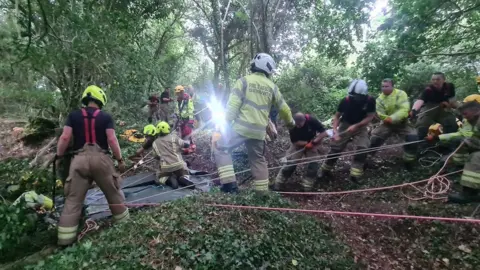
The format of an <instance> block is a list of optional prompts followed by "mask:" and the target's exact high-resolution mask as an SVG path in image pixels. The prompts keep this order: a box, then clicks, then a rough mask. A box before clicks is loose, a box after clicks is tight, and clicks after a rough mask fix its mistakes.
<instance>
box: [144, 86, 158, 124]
mask: <svg viewBox="0 0 480 270" xmlns="http://www.w3.org/2000/svg"><path fill="white" fill-rule="evenodd" d="M159 101H160V100H159V98H158V95H157V94H155V93H154V94H151V95H150V96H149V97H148V101H147V104H148V123H150V124H151V123H152V122H153V123H156V122H157V121H159V120H160V118H161V116H160V112H159V104H158V102H159Z"/></svg>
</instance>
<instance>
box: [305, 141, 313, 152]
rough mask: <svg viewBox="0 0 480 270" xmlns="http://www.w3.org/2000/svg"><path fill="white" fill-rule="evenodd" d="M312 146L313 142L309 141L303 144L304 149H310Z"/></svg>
mask: <svg viewBox="0 0 480 270" xmlns="http://www.w3.org/2000/svg"><path fill="white" fill-rule="evenodd" d="M314 146H315V145H314V144H313V142H309V143H307V145H305V149H307V150H310V149H312V148H313V147H314Z"/></svg>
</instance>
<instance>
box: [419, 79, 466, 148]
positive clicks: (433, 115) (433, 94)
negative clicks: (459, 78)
mask: <svg viewBox="0 0 480 270" xmlns="http://www.w3.org/2000/svg"><path fill="white" fill-rule="evenodd" d="M456 107H457V102H456V100H455V86H454V85H453V84H452V83H447V82H445V74H443V73H441V72H435V73H433V75H432V83H431V84H430V85H429V86H427V87H426V88H425V90H424V91H423V92H422V95H421V96H420V98H419V99H418V100H417V101H415V103H414V104H413V108H412V110H411V111H410V118H411V119H415V118H417V116H418V120H417V123H416V128H417V132H418V137H419V138H425V137H426V136H427V135H428V128H429V127H430V126H431V125H433V124H435V123H439V124H441V125H442V126H443V132H444V133H452V132H457V130H458V125H457V120H456V118H455V115H454V114H453V113H452V112H451V111H450V110H449V109H450V108H456ZM425 146H426V144H421V146H420V147H425ZM452 147H454V145H452ZM452 150H453V149H452Z"/></svg>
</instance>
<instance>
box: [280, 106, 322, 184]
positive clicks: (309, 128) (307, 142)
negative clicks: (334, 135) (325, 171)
mask: <svg viewBox="0 0 480 270" xmlns="http://www.w3.org/2000/svg"><path fill="white" fill-rule="evenodd" d="M293 119H294V120H295V127H294V128H293V129H291V130H290V141H291V142H292V145H291V146H290V148H289V149H288V150H287V156H288V160H292V159H293V160H298V159H301V158H302V157H304V156H305V157H306V158H314V157H317V156H318V145H319V144H320V143H321V142H322V140H323V138H325V137H327V136H328V134H327V132H326V130H325V128H324V127H323V125H322V123H320V121H318V120H317V119H316V118H315V117H312V116H310V115H308V114H303V113H300V112H299V113H296V114H295V116H294V117H293ZM302 149H303V150H304V151H301V150H302ZM297 162H298V161H297ZM295 168H296V165H287V166H284V167H282V169H281V170H280V172H279V173H278V175H277V178H276V179H275V185H274V189H275V190H281V189H282V188H283V184H284V183H285V181H286V180H287V178H289V177H290V176H292V174H293V172H294V171H295ZM319 168H320V165H319V164H318V161H313V162H311V163H309V164H308V166H307V174H306V176H305V177H303V178H302V187H303V189H304V190H305V191H311V190H312V188H313V185H314V183H315V178H316V177H317V172H318V169H319Z"/></svg>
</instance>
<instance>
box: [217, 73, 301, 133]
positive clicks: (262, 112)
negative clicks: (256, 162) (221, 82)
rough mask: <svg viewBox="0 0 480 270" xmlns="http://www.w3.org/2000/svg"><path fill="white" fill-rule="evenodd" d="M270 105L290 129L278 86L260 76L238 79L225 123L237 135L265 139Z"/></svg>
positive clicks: (230, 97) (291, 120)
mask: <svg viewBox="0 0 480 270" xmlns="http://www.w3.org/2000/svg"><path fill="white" fill-rule="evenodd" d="M272 106H276V107H277V108H278V111H279V114H280V118H282V120H283V121H285V123H286V124H287V125H289V126H291V127H293V125H294V124H295V122H294V120H293V117H292V112H291V111H290V107H288V105H287V103H286V102H285V100H284V99H283V97H282V94H281V93H280V91H279V90H278V87H277V86H276V85H275V84H274V83H273V82H272V81H271V80H270V79H268V78H267V77H266V76H265V75H264V74H262V73H252V74H250V75H247V76H245V77H242V78H240V79H239V80H237V81H236V82H235V84H234V86H233V88H232V91H231V93H230V96H229V98H228V102H227V110H226V120H227V123H232V128H233V130H234V131H236V132H237V133H238V134H240V135H242V136H244V137H247V138H250V139H256V140H264V139H265V135H266V128H267V126H268V116H269V113H270V109H271V108H272Z"/></svg>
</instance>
